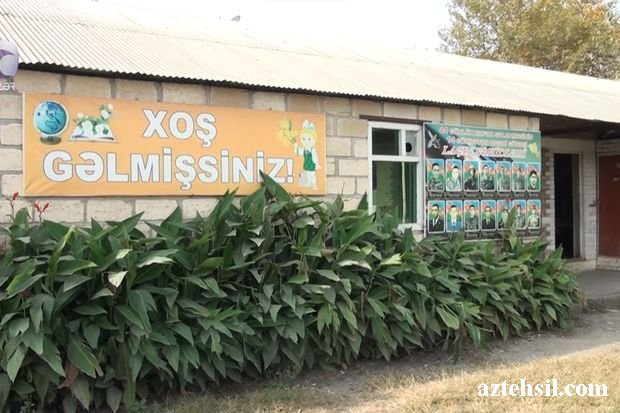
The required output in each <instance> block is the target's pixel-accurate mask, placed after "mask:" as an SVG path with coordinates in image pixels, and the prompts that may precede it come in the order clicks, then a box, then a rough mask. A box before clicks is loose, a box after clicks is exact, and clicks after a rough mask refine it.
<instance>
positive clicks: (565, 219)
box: [554, 153, 581, 258]
mask: <svg viewBox="0 0 620 413" xmlns="http://www.w3.org/2000/svg"><path fill="white" fill-rule="evenodd" d="M554 178H555V179H554V186H555V246H556V247H562V257H563V258H578V257H579V256H580V251H579V246H580V240H581V236H580V232H579V229H580V227H581V226H580V220H579V156H578V155H575V154H563V153H562V154H555V156H554Z"/></svg>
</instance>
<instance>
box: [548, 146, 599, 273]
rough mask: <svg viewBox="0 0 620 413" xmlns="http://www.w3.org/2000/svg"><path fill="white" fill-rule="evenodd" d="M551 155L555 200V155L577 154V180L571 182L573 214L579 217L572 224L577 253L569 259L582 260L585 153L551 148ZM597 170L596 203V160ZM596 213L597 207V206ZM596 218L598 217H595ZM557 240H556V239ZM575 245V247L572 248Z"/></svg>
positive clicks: (584, 213) (583, 249) (584, 238)
mask: <svg viewBox="0 0 620 413" xmlns="http://www.w3.org/2000/svg"><path fill="white" fill-rule="evenodd" d="M551 155H552V156H553V157H554V160H553V173H554V182H553V199H554V201H555V188H556V184H555V155H575V156H577V165H578V167H579V171H577V172H579V173H578V174H577V176H576V178H577V182H573V190H574V188H577V189H578V192H579V193H578V194H577V195H578V196H576V197H573V216H577V217H578V218H579V222H578V226H574V227H573V244H575V245H573V250H576V251H577V253H578V254H577V255H575V256H574V257H573V258H570V260H579V261H580V260H583V259H585V241H586V234H585V222H586V208H585V191H584V190H583V189H582V183H583V174H584V159H585V155H584V152H583V151H582V150H579V149H568V150H566V149H559V148H558V149H555V150H554V149H551ZM596 168H597V172H596V176H597V178H596V179H597V181H596V185H597V191H596V195H597V204H598V162H597V166H596ZM575 204H576V205H577V206H576V208H577V209H578V211H577V215H575V211H574V209H575ZM597 215H598V208H597ZM597 219H598V218H597ZM553 226H554V228H555V207H554V209H553ZM575 231H578V232H579V239H575V236H574V233H575ZM596 236H597V237H598V226H597V233H596ZM556 241H557V240H556ZM575 246H576V248H574V247H575ZM596 247H597V250H598V238H597V241H596Z"/></svg>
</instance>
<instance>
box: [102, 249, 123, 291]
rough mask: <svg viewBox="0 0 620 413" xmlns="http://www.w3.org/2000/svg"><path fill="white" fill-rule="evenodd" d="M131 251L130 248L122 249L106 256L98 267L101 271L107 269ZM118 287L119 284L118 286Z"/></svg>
mask: <svg viewBox="0 0 620 413" xmlns="http://www.w3.org/2000/svg"><path fill="white" fill-rule="evenodd" d="M130 252H131V250H130V249H120V250H118V251H116V252H113V253H111V254H109V255H108V256H106V257H105V258H104V259H103V261H102V262H101V263H100V264H99V267H98V268H97V269H98V270H99V271H105V270H107V269H108V268H109V267H110V266H111V265H112V264H114V263H115V262H117V261H119V260H122V259H123V258H125V257H126V256H127V254H129V253H130ZM117 287H118V286H117Z"/></svg>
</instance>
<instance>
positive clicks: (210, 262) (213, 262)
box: [198, 257, 224, 268]
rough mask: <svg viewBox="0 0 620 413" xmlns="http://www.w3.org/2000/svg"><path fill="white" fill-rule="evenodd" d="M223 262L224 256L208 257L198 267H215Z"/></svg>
mask: <svg viewBox="0 0 620 413" xmlns="http://www.w3.org/2000/svg"><path fill="white" fill-rule="evenodd" d="M223 263H224V257H209V258H207V259H206V260H204V261H203V262H202V264H200V265H199V266H198V268H216V267H219V266H221V265H222V264H223Z"/></svg>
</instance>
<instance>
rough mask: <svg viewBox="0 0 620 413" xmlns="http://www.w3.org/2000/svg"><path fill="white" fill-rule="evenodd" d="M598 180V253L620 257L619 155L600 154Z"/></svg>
mask: <svg viewBox="0 0 620 413" xmlns="http://www.w3.org/2000/svg"><path fill="white" fill-rule="evenodd" d="M598 181H599V228H600V229H599V255H602V256H604V257H620V227H619V226H618V217H619V216H620V155H615V156H601V157H600V158H599V168H598Z"/></svg>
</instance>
